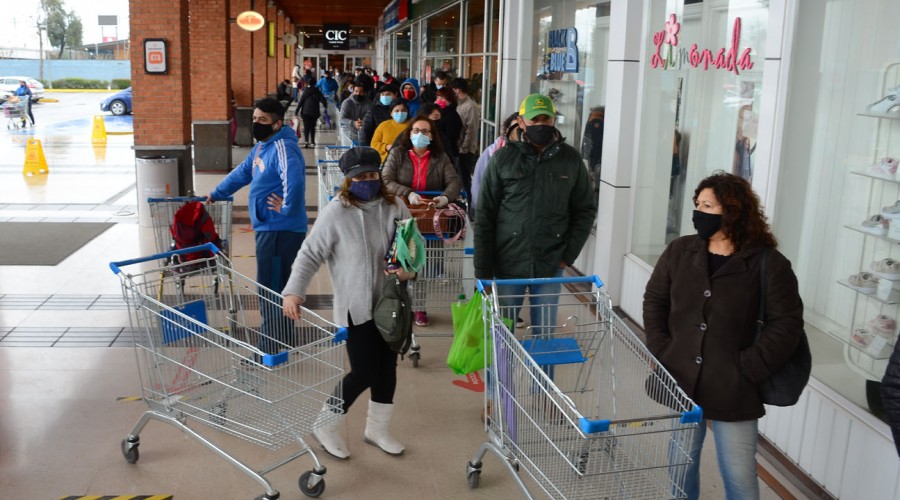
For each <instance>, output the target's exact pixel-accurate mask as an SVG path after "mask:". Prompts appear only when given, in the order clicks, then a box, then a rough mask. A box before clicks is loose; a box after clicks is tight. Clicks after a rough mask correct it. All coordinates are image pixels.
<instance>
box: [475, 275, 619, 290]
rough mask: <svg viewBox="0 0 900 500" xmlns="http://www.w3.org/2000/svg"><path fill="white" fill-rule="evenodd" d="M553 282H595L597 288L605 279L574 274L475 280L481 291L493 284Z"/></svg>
mask: <svg viewBox="0 0 900 500" xmlns="http://www.w3.org/2000/svg"><path fill="white" fill-rule="evenodd" d="M548 283H549V284H552V283H560V284H565V283H593V284H595V285H597V288H602V287H603V281H601V280H600V277H599V276H597V275H596V274H594V275H591V276H572V277H566V278H528V279H514V280H475V284H476V286H477V287H478V291H479V292H483V291H484V288H485V287H486V286H493V285H546V284H548Z"/></svg>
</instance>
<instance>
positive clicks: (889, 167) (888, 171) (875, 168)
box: [869, 156, 897, 179]
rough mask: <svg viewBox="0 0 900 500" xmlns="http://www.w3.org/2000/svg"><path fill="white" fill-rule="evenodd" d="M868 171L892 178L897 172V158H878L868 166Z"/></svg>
mask: <svg viewBox="0 0 900 500" xmlns="http://www.w3.org/2000/svg"><path fill="white" fill-rule="evenodd" d="M869 172H871V173H873V174H875V175H878V176H881V177H887V178H890V179H893V178H894V176H895V175H896V174H897V160H896V159H894V158H891V157H890V156H885V157H884V158H882V159H881V160H879V161H878V163H876V164H874V165H872V166H871V167H869Z"/></svg>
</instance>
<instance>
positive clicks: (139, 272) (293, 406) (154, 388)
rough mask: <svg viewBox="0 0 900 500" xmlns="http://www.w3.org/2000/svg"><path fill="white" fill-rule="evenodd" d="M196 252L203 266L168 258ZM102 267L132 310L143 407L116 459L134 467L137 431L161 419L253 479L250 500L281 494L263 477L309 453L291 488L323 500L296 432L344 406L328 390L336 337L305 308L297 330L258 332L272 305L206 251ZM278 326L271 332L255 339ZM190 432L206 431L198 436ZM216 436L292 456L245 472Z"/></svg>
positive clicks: (319, 479)
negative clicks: (256, 492)
mask: <svg viewBox="0 0 900 500" xmlns="http://www.w3.org/2000/svg"><path fill="white" fill-rule="evenodd" d="M198 251H202V252H210V254H213V255H215V256H214V257H210V258H208V259H205V260H206V261H207V262H205V263H204V265H194V264H195V262H194V261H191V262H190V263H189V264H190V265H183V264H169V263H170V262H172V261H173V260H172V259H171V257H172V256H173V255H186V254H188V253H196V252H198ZM160 263H162V264H163V265H164V267H163V268H160V267H159V266H160ZM110 268H111V269H112V270H113V272H114V273H116V274H117V275H118V276H119V278H120V279H121V281H122V293H123V296H124V299H125V302H126V303H127V304H128V306H129V308H130V309H131V314H130V315H129V316H130V320H131V326H132V330H133V331H134V345H135V354H136V357H137V364H138V371H139V373H140V380H141V386H142V396H143V399H144V401H145V402H146V403H147V406H148V407H149V410H148V411H146V412H145V413H144V414H143V415H142V416H141V417H140V419H139V420H138V422H137V423H136V424H135V426H134V428H133V429H132V431H131V432H130V433H129V434H128V437H126V438H125V439H124V440H122V453H123V454H124V456H125V459H126V460H127V461H128V462H130V463H135V462H137V460H138V457H139V453H138V445H139V441H140V438H139V434H140V433H141V431H142V430H143V428H144V426H145V425H146V424H147V422H148V421H149V420H151V419H153V420H159V421H162V422H165V423H168V424H171V425H173V426H175V427H177V428H178V429H180V430H181V431H182V432H184V433H185V434H187V435H188V436H190V437H192V438H193V439H195V440H196V441H198V442H200V443H201V444H203V445H204V446H205V447H206V448H208V449H209V450H211V451H212V452H213V453H215V454H217V455H219V456H220V457H222V458H223V459H225V460H226V461H228V462H229V463H230V464H232V465H234V466H235V467H237V468H238V469H239V470H240V471H242V472H243V473H245V474H247V475H249V476H250V477H252V478H253V479H255V480H256V481H257V482H258V483H260V484H261V485H262V486H263V487H264V488H265V494H264V495H261V496H259V497H257V498H258V499H275V498H278V496H279V493H278V491H277V490H275V489H274V488H273V486H272V484H271V483H270V482H269V481H268V480H267V479H266V478H265V477H264V475H265V474H267V473H268V472H270V471H272V470H274V469H276V468H278V467H280V466H282V465H284V464H286V463H288V462H290V461H291V460H294V459H295V458H298V457H300V456H302V455H305V454H309V456H310V458H311V460H312V462H313V468H312V469H311V470H309V471H306V472H304V473H303V474H302V475H301V476H300V478H299V485H300V489H301V491H302V492H303V493H304V494H306V495H308V496H311V497H317V496H319V495H321V494H322V492H323V491H324V490H325V482H324V477H323V476H324V474H325V467H324V466H322V464H321V463H320V462H319V459H318V457H317V456H316V454H315V452H314V451H313V450H312V449H311V448H310V447H309V445H308V444H307V443H306V441H304V439H303V435H304V434H307V433H309V432H311V431H312V430H314V429H316V428H318V427H319V426H321V425H325V424H327V423H329V420H330V418H329V417H330V416H331V415H333V416H334V417H335V418H336V417H337V416H338V415H337V414H336V413H334V414H332V413H331V412H323V408H338V407H339V405H341V404H342V403H341V400H340V397H339V394H340V393H339V392H338V396H334V395H333V388H334V387H336V386H338V387H339V384H340V381H341V380H342V378H343V375H344V368H343V366H344V359H343V356H344V355H343V352H344V349H343V345H341V344H340V343H339V341H340V340H341V339H343V338H345V337H346V332H345V331H343V330H341V329H339V328H338V327H337V326H336V325H334V324H332V323H330V322H328V321H326V320H325V319H323V318H322V317H320V316H318V315H317V314H315V313H314V312H312V311H308V310H303V312H302V314H303V316H302V320H301V321H300V322H299V323H297V324H294V322H293V321H290V320H287V319H286V318H282V319H283V320H284V321H283V322H281V323H279V324H272V323H271V321H270V323H269V324H268V325H267V326H266V327H263V326H261V325H260V323H261V317H262V316H263V315H264V314H260V312H261V311H264V310H265V309H266V308H269V309H271V310H274V309H276V308H278V309H280V306H281V303H282V297H281V296H280V295H279V294H277V293H275V292H273V291H271V290H268V289H266V288H264V287H262V286H260V285H259V284H257V283H255V282H254V281H253V280H251V279H249V278H247V277H246V276H243V275H241V274H240V273H238V272H237V271H235V270H234V269H233V268H232V267H231V263H230V262H229V261H228V259H227V258H226V257H225V256H224V255H222V254H221V253H219V252H218V249H217V248H216V247H215V246H214V245H211V244H208V245H204V246H202V247H193V248H188V249H181V250H175V251H171V252H165V253H161V254H157V255H152V256H149V257H143V258H138V259H134V260H129V261H123V262H113V263H111V264H110ZM181 269H189V270H190V271H188V272H179V270H181ZM216 283H217V284H218V286H215V284H216ZM267 321H268V320H267ZM276 329H280V330H281V331H280V332H279V334H278V335H275V334H271V333H264V331H265V332H273V331H275V330H276ZM285 329H287V330H288V331H287V332H285ZM285 333H287V335H285ZM258 345H265V346H267V349H266V351H269V352H266V351H264V350H262V349H260V348H259V347H257V346H258ZM191 424H201V425H204V426H206V427H208V428H209V430H210V432H206V433H204V434H205V435H201V434H200V433H198V432H197V431H196V430H194V428H193V427H195V426H193V425H191ZM221 433H227V434H231V435H233V436H237V437H239V438H242V439H244V440H246V441H249V442H251V443H253V444H255V445H258V446H262V447H264V448H267V449H269V450H281V449H283V448H284V447H286V446H287V445H290V444H295V445H297V446H298V447H299V450H298V451H291V450H292V449H291V450H288V452H283V453H279V454H278V455H279V456H281V455H286V456H281V457H280V459H279V460H277V461H276V462H275V463H273V464H271V465H268V466H265V467H263V468H261V469H259V470H253V469H252V468H251V467H250V466H248V465H245V463H244V462H242V461H240V460H239V459H238V458H236V457H235V456H234V453H233V452H231V451H226V450H224V449H223V448H221V447H219V446H218V445H216V444H214V442H215V441H216V440H217V438H219V439H221V438H224V437H225V436H224V435H222V434H221Z"/></svg>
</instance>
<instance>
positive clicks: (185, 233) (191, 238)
mask: <svg viewBox="0 0 900 500" xmlns="http://www.w3.org/2000/svg"><path fill="white" fill-rule="evenodd" d="M169 231H170V232H171V233H172V238H173V239H174V240H175V248H176V249H182V248H190V247H195V246H198V245H203V244H204V243H212V244H214V245H216V246H217V247H219V248H220V249H221V248H222V239H221V238H219V234H218V233H216V225H215V224H214V223H213V220H212V217H210V216H209V212H207V211H206V209H205V208H203V203H201V202H199V201H189V202H187V203H185V204H184V205H183V206H182V207H181V208H179V209H178V211H177V212H175V220H173V221H172V225H171V226H170V227H169ZM209 257H212V253H211V252H209V251H205V250H204V251H200V252H191V253H187V254H184V255H182V256H181V262H188V261H191V260H197V259H206V258H209Z"/></svg>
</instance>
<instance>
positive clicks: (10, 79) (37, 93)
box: [0, 76, 44, 102]
mask: <svg viewBox="0 0 900 500" xmlns="http://www.w3.org/2000/svg"><path fill="white" fill-rule="evenodd" d="M21 81H24V82H25V85H27V86H28V88H29V89H31V100H32V101H35V102H37V101H40V100H41V99H43V98H44V84H43V83H41V82H39V81H37V80H35V79H34V78H30V77H27V76H0V92H8V93H10V94H15V93H16V89H18V88H19V82H21Z"/></svg>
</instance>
